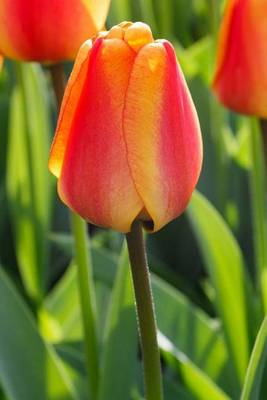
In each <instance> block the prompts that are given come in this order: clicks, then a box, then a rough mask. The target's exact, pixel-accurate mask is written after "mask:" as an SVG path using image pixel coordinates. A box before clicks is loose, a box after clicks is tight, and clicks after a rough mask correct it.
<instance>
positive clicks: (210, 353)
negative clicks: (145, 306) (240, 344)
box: [152, 275, 236, 392]
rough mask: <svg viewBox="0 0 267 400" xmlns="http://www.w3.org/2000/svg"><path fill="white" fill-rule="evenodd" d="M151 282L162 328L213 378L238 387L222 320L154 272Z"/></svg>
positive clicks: (159, 323) (218, 381)
mask: <svg viewBox="0 0 267 400" xmlns="http://www.w3.org/2000/svg"><path fill="white" fill-rule="evenodd" d="M152 285H153V294H154V301H155V308H156V313H157V321H158V328H159V330H160V331H161V332H163V333H164V335H165V336H166V337H167V338H168V340H170V341H171V342H172V343H173V345H174V346H175V347H176V348H177V349H179V350H180V351H182V352H183V353H184V354H186V356H187V357H188V358H189V359H190V360H191V361H192V362H194V364H196V366H198V367H199V368H200V369H201V370H202V371H203V372H205V373H206V374H207V375H208V376H209V377H210V378H211V379H212V380H214V381H215V382H217V383H218V384H219V385H220V386H221V387H224V388H225V390H227V391H228V392H229V391H231V390H232V391H233V390H236V388H234V385H235V381H234V380H233V382H231V376H230V371H229V365H228V364H229V355H228V350H227V346H226V344H225V341H224V337H223V334H222V328H221V325H220V324H219V322H218V321H217V320H214V319H212V318H210V317H208V316H207V315H206V313H205V312H203V311H202V310H200V309H198V307H196V306H195V305H193V304H192V303H190V301H189V300H188V298H187V297H185V296H184V295H183V294H182V293H180V292H179V291H178V290H176V289H175V288H174V287H172V286H171V285H170V284H168V283H166V282H165V281H163V280H162V279H161V278H159V277H157V276H155V275H153V277H152ZM166 309H167V310H168V312H166ZM193 344H194V345H193ZM229 382H231V384H232V387H230V383H229Z"/></svg>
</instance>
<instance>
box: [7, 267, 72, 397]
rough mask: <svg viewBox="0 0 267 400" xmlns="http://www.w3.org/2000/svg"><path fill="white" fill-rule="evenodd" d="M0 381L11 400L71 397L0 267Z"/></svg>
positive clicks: (67, 383) (52, 356)
mask: <svg viewBox="0 0 267 400" xmlns="http://www.w3.org/2000/svg"><path fill="white" fill-rule="evenodd" d="M0 321H1V328H0V343H1V345H0V382H1V383H2V385H3V388H4V390H5V392H6V394H7V396H8V399H10V400H36V399H38V400H48V399H49V400H50V399H51V400H52V399H53V400H63V399H64V400H71V399H75V398H76V395H75V394H74V389H73V387H72V382H71V381H70V379H69V377H68V375H67V373H66V370H65V368H64V366H63V364H62V363H61V362H60V360H59V358H58V357H57V355H56V353H55V351H54V349H53V348H52V347H51V346H50V345H47V344H46V343H45V342H44V341H43V339H42V337H41V336H40V334H39V333H38V330H37V327H36V326H35V324H34V322H33V319H32V316H31V315H30V313H29V311H28V309H27V308H26V305H25V304H24V303H23V301H22V299H21V298H20V296H19V294H18V293H17V291H16V289H15V287H14V286H13V284H12V283H11V281H10V280H9V278H8V277H7V276H6V274H5V273H4V271H3V269H2V268H0Z"/></svg>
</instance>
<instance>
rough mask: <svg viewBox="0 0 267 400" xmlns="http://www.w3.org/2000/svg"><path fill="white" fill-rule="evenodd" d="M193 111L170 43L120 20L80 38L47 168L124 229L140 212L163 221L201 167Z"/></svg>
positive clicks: (89, 215) (152, 223)
mask: <svg viewBox="0 0 267 400" xmlns="http://www.w3.org/2000/svg"><path fill="white" fill-rule="evenodd" d="M201 161H202V143H201V136H200V128H199V123H198V118H197V115H196V111H195V108H194V105H193V102H192V99H191V96H190V94H189V91H188V89H187V86H186V82H185V80H184V77H183V75H182V72H181V70H180V67H179V65H178V64H177V61H176V57H175V53H174V50H173V47H172V46H171V44H170V43H169V42H167V41H165V40H157V41H154V40H153V37H152V33H151V31H150V28H149V27H148V26H147V25H145V24H143V23H134V24H132V23H123V24H120V25H118V26H115V27H114V28H112V29H111V30H110V31H109V32H101V33H100V35H99V37H98V38H97V39H96V40H95V41H94V42H93V43H92V42H91V41H88V42H86V43H85V44H84V46H83V47H82V48H81V50H80V52H79V55H78V57H77V60H76V63H75V66H74V70H73V72H72V75H71V77H70V80H69V83H68V86H67V90H66V93H65V96H64V100H63V104H62V108H61V113H60V116H59V122H58V126H57V131H56V137H55V140H54V143H53V146H52V150H51V156H50V170H51V171H52V172H53V173H54V174H55V175H56V176H57V177H58V178H59V182H58V190H59V194H60V197H61V198H62V200H63V201H64V202H65V203H66V204H67V205H68V206H69V207H70V208H72V209H73V210H75V211H76V212H77V213H79V214H80V215H81V216H82V217H84V218H85V219H86V220H88V221H91V222H92V223H94V224H96V225H100V226H104V227H111V228H114V229H116V230H119V231H122V232H128V231H129V230H130V227H131V224H132V222H133V220H134V219H135V218H136V217H137V216H139V217H140V219H142V220H144V221H146V222H148V225H149V228H150V229H151V230H154V231H156V230H158V229H160V228H161V227H162V226H164V225H165V224H167V223H168V222H169V221H171V220H172V219H173V218H175V217H177V216H178V215H179V214H181V212H182V211H183V210H184V208H185V207H186V205H187V203H188V201H189V199H190V196H191V194H192V191H193V189H194V187H195V185H196V182H197V180H198V177H199V172H200V167H201Z"/></svg>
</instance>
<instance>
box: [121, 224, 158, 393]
mask: <svg viewBox="0 0 267 400" xmlns="http://www.w3.org/2000/svg"><path fill="white" fill-rule="evenodd" d="M126 239H127V245H128V251H129V256H130V263H131V270H132V278H133V284H134V292H135V299H136V308H137V319H138V323H139V335H140V339H141V345H142V355H143V363H144V379H145V391H146V400H162V399H163V393H162V378H161V365H160V354H159V348H158V342H157V327H156V318H155V312H154V305H153V298H152V291H151V283H150V276H149V269H148V265H147V259H146V252H145V244H144V239H143V233H142V224H141V222H140V221H135V222H134V223H133V225H132V229H131V232H129V233H127V234H126Z"/></svg>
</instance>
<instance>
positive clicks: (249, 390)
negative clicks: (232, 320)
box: [241, 317, 267, 400]
mask: <svg viewBox="0 0 267 400" xmlns="http://www.w3.org/2000/svg"><path fill="white" fill-rule="evenodd" d="M266 362H267V317H265V319H264V321H263V323H262V325H261V327H260V330H259V333H258V335H257V338H256V341H255V344H254V348H253V351H252V354H251V357H250V361H249V365H248V369H247V373H246V379H245V383H244V387H243V391H242V396H241V400H257V399H259V395H260V389H261V383H262V376H263V371H264V368H265V367H266Z"/></svg>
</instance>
